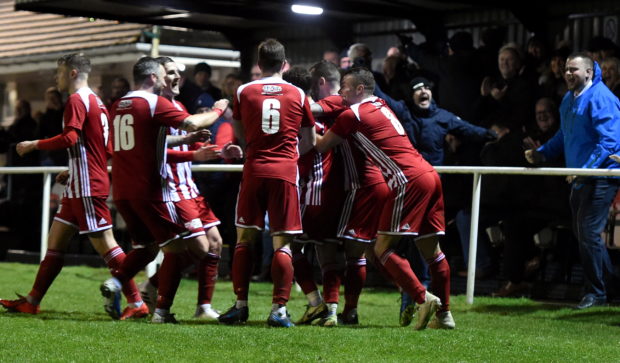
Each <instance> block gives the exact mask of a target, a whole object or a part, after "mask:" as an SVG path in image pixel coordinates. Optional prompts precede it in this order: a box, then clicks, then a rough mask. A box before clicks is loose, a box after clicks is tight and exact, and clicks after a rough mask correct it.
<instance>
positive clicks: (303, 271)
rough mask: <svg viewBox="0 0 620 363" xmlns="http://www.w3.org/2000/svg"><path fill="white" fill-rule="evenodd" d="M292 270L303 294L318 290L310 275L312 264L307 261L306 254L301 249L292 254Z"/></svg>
mask: <svg viewBox="0 0 620 363" xmlns="http://www.w3.org/2000/svg"><path fill="white" fill-rule="evenodd" d="M293 271H294V273H295V281H297V283H298V284H299V286H300V287H301V291H303V292H304V294H305V295H308V294H309V293H311V292H312V291H316V290H318V287H317V286H316V283H315V282H314V278H313V277H312V266H311V265H310V263H309V262H308V259H307V258H306V255H304V254H303V253H302V252H301V251H299V252H296V253H294V254H293Z"/></svg>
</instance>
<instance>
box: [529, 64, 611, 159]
mask: <svg viewBox="0 0 620 363" xmlns="http://www.w3.org/2000/svg"><path fill="white" fill-rule="evenodd" d="M560 120H561V123H560V129H559V130H558V132H557V133H556V134H555V135H554V136H553V137H552V138H551V139H550V140H549V141H547V142H546V143H545V144H544V145H542V146H541V147H539V148H538V151H539V152H541V153H542V154H543V155H544V156H545V158H546V159H547V160H553V159H556V158H558V157H559V156H561V155H562V153H564V156H565V159H566V167H568V168H592V169H618V168H620V164H618V163H616V162H615V161H613V160H611V159H609V155H612V154H617V153H619V152H620V101H618V98H617V97H616V96H615V95H614V94H613V93H612V92H611V91H610V90H609V88H607V86H606V85H605V84H604V83H603V82H602V77H601V69H600V67H599V66H598V63H596V62H594V77H593V79H592V86H591V87H590V88H588V89H587V90H585V92H583V93H582V94H580V95H579V96H578V97H574V95H573V91H568V92H567V93H566V94H565V95H564V98H563V99H562V103H561V104H560Z"/></svg>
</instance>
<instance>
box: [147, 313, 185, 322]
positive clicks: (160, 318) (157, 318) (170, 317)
mask: <svg viewBox="0 0 620 363" xmlns="http://www.w3.org/2000/svg"><path fill="white" fill-rule="evenodd" d="M151 323H155V324H178V323H179V322H178V321H177V319H175V317H174V314H170V313H164V314H159V313H157V312H154V313H153V318H152V319H151Z"/></svg>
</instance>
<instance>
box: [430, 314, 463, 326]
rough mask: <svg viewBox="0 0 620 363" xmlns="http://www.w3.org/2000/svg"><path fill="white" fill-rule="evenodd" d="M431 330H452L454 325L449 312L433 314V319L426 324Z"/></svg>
mask: <svg viewBox="0 0 620 363" xmlns="http://www.w3.org/2000/svg"><path fill="white" fill-rule="evenodd" d="M428 327H429V328H431V329H454V328H456V323H454V318H453V317H452V313H451V312H450V311H442V312H440V313H437V314H435V318H434V319H433V320H431V322H430V323H429V324H428Z"/></svg>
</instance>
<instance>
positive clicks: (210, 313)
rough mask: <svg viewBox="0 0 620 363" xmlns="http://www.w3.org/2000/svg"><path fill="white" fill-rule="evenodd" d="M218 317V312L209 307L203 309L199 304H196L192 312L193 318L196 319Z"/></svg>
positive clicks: (213, 318) (214, 318)
mask: <svg viewBox="0 0 620 363" xmlns="http://www.w3.org/2000/svg"><path fill="white" fill-rule="evenodd" d="M219 317H220V313H219V312H218V311H217V310H215V309H213V308H211V307H210V308H207V309H204V308H202V307H200V306H197V307H196V313H195V314H194V318H196V319H205V320H217V318H219Z"/></svg>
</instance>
